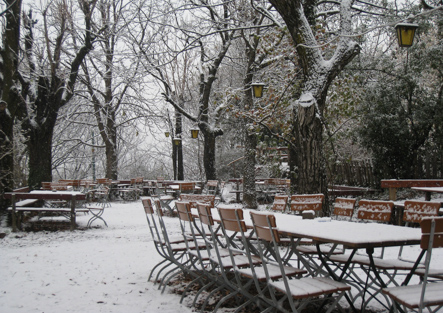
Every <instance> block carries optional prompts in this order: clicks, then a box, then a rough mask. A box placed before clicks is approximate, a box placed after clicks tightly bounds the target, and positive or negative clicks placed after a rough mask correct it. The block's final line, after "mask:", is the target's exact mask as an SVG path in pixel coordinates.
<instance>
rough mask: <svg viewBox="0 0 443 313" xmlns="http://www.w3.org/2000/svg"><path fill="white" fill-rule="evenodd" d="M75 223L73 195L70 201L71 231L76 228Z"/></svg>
mask: <svg viewBox="0 0 443 313" xmlns="http://www.w3.org/2000/svg"><path fill="white" fill-rule="evenodd" d="M76 226H77V225H76V223H75V195H72V201H71V230H74V229H75V228H76Z"/></svg>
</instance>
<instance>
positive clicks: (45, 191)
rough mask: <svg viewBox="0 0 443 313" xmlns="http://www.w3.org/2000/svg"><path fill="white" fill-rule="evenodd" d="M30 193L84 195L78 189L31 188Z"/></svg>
mask: <svg viewBox="0 0 443 313" xmlns="http://www.w3.org/2000/svg"><path fill="white" fill-rule="evenodd" d="M30 193H33V194H40V195H54V194H55V195H71V196H72V195H84V193H82V192H80V191H74V190H57V191H52V190H33V191H31V192H30Z"/></svg>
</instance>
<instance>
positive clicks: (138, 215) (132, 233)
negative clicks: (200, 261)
mask: <svg viewBox="0 0 443 313" xmlns="http://www.w3.org/2000/svg"><path fill="white" fill-rule="evenodd" d="M89 217H90V216H86V215H80V216H79V217H78V218H77V221H78V224H79V225H80V229H79V230H76V231H73V232H71V231H69V230H66V231H57V232H47V231H41V232H17V233H11V232H10V228H8V227H6V226H5V225H4V223H3V225H0V233H2V232H3V233H5V232H6V233H7V236H6V237H5V238H3V239H0V312H5V313H6V312H7V313H15V312H21V313H22V312H26V313H28V312H45V313H51V312H106V313H112V312H122V313H123V312H125V313H126V312H131V313H137V312H174V313H175V312H181V313H186V312H193V311H195V309H193V308H189V307H187V306H186V305H185V304H183V305H181V304H180V303H179V301H180V296H179V295H176V294H173V293H171V291H170V289H167V290H166V292H165V293H163V294H162V293H161V292H160V291H159V290H158V289H157V285H154V284H153V283H152V282H148V281H147V278H148V275H149V272H150V271H151V269H152V267H153V266H154V265H155V264H156V263H157V262H159V261H160V260H161V258H160V256H159V255H158V254H157V252H156V250H155V248H154V245H153V242H152V238H151V235H150V232H149V230H148V227H147V222H146V217H145V215H144V210H143V206H142V203H141V201H137V202H131V203H116V202H113V203H112V207H110V208H106V210H105V213H104V214H103V217H104V218H105V219H106V221H107V223H108V225H109V227H105V226H104V225H103V223H102V222H101V221H96V222H94V224H93V226H94V227H93V228H90V229H84V227H85V226H86V224H87V221H88V219H89ZM165 220H166V223H167V225H168V229H170V230H171V232H174V233H176V234H179V231H180V227H179V222H178V219H177V218H169V217H165ZM440 250H443V249H440ZM407 251H409V253H411V254H412V256H411V257H412V258H414V257H415V256H416V255H417V254H416V253H417V252H418V247H414V249H407ZM442 252H443V251H438V250H436V251H435V253H434V260H433V261H434V262H435V263H434V264H438V263H440V264H441V262H442V261H443V253H442ZM388 255H389V252H388ZM391 255H392V256H394V257H396V252H394V251H392V252H391ZM440 267H441V266H440ZM374 309H377V308H376V307H375V308H374ZM222 311H223V310H222Z"/></svg>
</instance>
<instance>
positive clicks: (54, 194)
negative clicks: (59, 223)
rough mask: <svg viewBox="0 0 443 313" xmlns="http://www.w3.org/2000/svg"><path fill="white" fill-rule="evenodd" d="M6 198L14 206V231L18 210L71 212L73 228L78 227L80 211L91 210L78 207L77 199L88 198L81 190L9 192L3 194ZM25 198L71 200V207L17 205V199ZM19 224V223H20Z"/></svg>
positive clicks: (12, 209) (12, 207)
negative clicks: (77, 219) (77, 215)
mask: <svg viewBox="0 0 443 313" xmlns="http://www.w3.org/2000/svg"><path fill="white" fill-rule="evenodd" d="M3 196H4V197H5V198H6V199H11V202H12V206H11V208H10V210H11V211H12V231H16V230H17V218H16V217H17V215H16V213H17V211H20V212H26V211H27V212H59V213H62V214H69V217H70V221H71V230H74V229H75V228H76V221H75V216H76V213H78V212H89V210H88V209H85V208H77V202H76V201H84V200H86V195H85V194H83V193H81V192H79V191H50V190H34V191H31V192H30V193H28V192H17V193H16V192H7V193H5V194H4V195H3ZM24 199H38V200H66V201H70V208H44V207H16V201H20V200H24ZM18 226H19V225H18Z"/></svg>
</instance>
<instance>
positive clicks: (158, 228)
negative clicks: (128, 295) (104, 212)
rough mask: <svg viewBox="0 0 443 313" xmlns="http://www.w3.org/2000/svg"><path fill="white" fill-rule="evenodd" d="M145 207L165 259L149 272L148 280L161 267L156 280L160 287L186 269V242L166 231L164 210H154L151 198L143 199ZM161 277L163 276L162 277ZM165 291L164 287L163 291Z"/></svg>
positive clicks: (159, 248)
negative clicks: (172, 276)
mask: <svg viewBox="0 0 443 313" xmlns="http://www.w3.org/2000/svg"><path fill="white" fill-rule="evenodd" d="M142 203H143V207H144V209H145V213H146V219H147V221H148V226H149V229H150V231H151V235H152V239H153V241H154V245H155V248H156V250H157V252H158V253H159V254H160V255H161V256H162V257H163V259H164V260H162V261H161V262H159V263H158V264H156V265H155V266H154V268H153V269H152V270H151V272H150V274H149V278H148V280H151V278H152V276H153V274H154V272H155V271H156V270H157V268H159V267H161V268H160V269H159V271H158V272H157V275H156V277H155V280H154V282H155V283H157V282H159V283H160V284H159V289H160V288H161V287H162V286H165V284H164V282H165V281H166V280H167V279H168V277H170V275H171V274H172V275H176V274H178V273H180V272H183V271H185V270H186V264H187V260H186V250H187V247H186V244H185V243H184V240H183V237H181V238H174V237H169V234H168V232H167V231H166V226H165V223H164V221H163V211H162V210H161V209H158V208H157V210H154V207H153V206H152V202H151V200H150V199H143V200H142ZM154 211H156V213H157V218H156V217H155V215H154ZM170 267H172V269H170V270H168V271H167V272H166V273H165V274H164V275H163V276H160V275H161V273H162V272H163V271H164V270H166V269H168V268H170ZM160 277H161V278H160ZM163 291H164V288H163V290H162V292H163Z"/></svg>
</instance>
